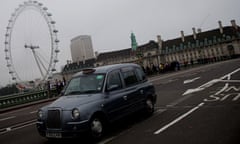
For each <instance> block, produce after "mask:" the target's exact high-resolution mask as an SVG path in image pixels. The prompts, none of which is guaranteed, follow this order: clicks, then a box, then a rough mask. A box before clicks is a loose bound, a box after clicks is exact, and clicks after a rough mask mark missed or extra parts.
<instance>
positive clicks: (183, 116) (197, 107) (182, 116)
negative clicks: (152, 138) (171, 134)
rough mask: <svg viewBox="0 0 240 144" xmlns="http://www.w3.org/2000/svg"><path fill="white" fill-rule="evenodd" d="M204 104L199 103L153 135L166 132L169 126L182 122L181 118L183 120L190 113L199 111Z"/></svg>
mask: <svg viewBox="0 0 240 144" xmlns="http://www.w3.org/2000/svg"><path fill="white" fill-rule="evenodd" d="M203 105H204V103H200V104H199V105H198V106H196V107H194V108H193V109H191V110H189V111H188V112H187V113H185V114H183V115H181V116H180V117H178V118H177V119H175V120H173V121H172V122H170V123H169V124H167V125H165V126H164V127H162V128H161V129H159V130H157V131H155V132H154V134H155V135H157V134H159V133H161V132H163V131H164V130H166V129H167V128H169V127H170V126H172V125H174V124H175V123H177V122H179V121H180V120H182V119H183V118H185V117H186V116H188V115H190V114H191V113H193V112H194V111H195V110H197V109H199V108H200V107H201V106H203Z"/></svg>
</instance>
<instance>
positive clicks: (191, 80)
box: [183, 77, 200, 84]
mask: <svg viewBox="0 0 240 144" xmlns="http://www.w3.org/2000/svg"><path fill="white" fill-rule="evenodd" d="M198 79H200V77H196V78H194V79H189V80H185V81H184V82H183V84H188V83H192V82H194V81H195V80H198Z"/></svg>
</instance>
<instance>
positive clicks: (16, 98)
mask: <svg viewBox="0 0 240 144" xmlns="http://www.w3.org/2000/svg"><path fill="white" fill-rule="evenodd" d="M55 96H57V94H56V90H52V91H50V92H48V91H47V90H41V91H37V92H31V93H22V94H14V95H8V96H2V97H0V109H3V108H9V107H13V106H17V105H21V104H26V103H30V102H36V101H39V100H43V99H48V98H52V97H55Z"/></svg>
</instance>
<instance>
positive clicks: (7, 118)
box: [0, 116, 16, 121]
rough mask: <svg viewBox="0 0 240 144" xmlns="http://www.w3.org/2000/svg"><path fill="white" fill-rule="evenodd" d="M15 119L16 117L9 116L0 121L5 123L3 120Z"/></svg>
mask: <svg viewBox="0 0 240 144" xmlns="http://www.w3.org/2000/svg"><path fill="white" fill-rule="evenodd" d="M15 117H16V116H11V117H6V118H2V119H0V121H5V120H9V119H13V118H15Z"/></svg>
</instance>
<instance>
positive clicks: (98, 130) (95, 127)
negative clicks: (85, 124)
mask: <svg viewBox="0 0 240 144" xmlns="http://www.w3.org/2000/svg"><path fill="white" fill-rule="evenodd" d="M89 133H90V136H91V138H93V140H94V141H98V140H100V139H101V138H102V137H103V135H104V133H105V122H104V120H103V118H101V117H98V116H94V117H93V118H91V120H90V123H89Z"/></svg>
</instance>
